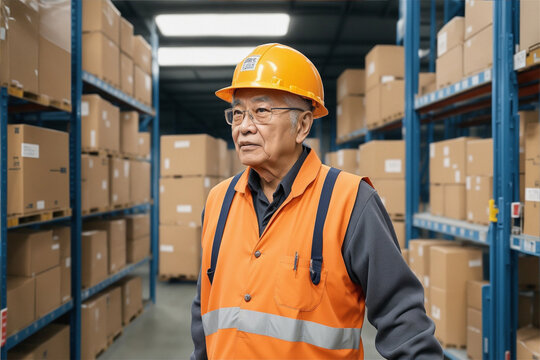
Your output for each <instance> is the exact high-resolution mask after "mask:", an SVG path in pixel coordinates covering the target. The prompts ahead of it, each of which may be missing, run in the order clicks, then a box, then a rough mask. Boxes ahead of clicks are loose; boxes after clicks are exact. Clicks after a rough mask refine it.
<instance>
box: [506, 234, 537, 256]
mask: <svg viewBox="0 0 540 360" xmlns="http://www.w3.org/2000/svg"><path fill="white" fill-rule="evenodd" d="M510 248H511V249H512V250H515V251H518V252H520V253H523V254H527V255H533V256H540V237H536V236H530V235H512V236H511V237H510Z"/></svg>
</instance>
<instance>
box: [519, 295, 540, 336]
mask: <svg viewBox="0 0 540 360" xmlns="http://www.w3.org/2000/svg"><path fill="white" fill-rule="evenodd" d="M539 307H540V296H539V293H538V291H532V290H529V291H520V292H519V294H518V327H523V326H535V327H538V326H539V322H540V312H539Z"/></svg>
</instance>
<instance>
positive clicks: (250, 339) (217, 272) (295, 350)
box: [201, 151, 371, 359]
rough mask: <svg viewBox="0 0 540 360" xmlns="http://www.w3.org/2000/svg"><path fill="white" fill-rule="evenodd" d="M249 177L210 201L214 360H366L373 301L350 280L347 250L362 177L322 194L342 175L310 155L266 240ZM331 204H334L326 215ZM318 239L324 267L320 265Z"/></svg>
mask: <svg viewBox="0 0 540 360" xmlns="http://www.w3.org/2000/svg"><path fill="white" fill-rule="evenodd" d="M249 170H250V169H249V168H248V169H247V170H246V171H245V172H244V173H243V174H241V176H239V177H238V176H237V177H236V178H235V179H233V180H238V182H237V183H236V185H235V186H234V185H233V186H234V188H233V187H232V186H229V185H230V184H231V182H232V181H233V180H231V179H229V180H227V181H224V182H222V183H221V184H219V185H217V186H216V187H215V188H214V189H212V191H211V192H210V194H209V196H208V200H207V203H206V210H205V216H204V222H203V235H202V248H203V256H202V269H203V274H202V275H201V315H202V322H203V327H204V332H205V336H206V349H207V354H208V358H209V359H255V358H259V359H261V358H266V359H323V358H324V359H329V358H342V359H345V358H354V359H363V348H362V340H361V338H360V334H361V329H362V324H363V320H364V310H365V302H364V294H363V292H362V290H361V288H360V287H359V286H358V285H357V284H355V283H353V282H352V280H351V279H350V277H349V274H348V272H347V269H346V267H345V263H344V260H343V256H342V252H341V248H342V244H343V240H344V237H345V232H346V230H347V226H348V222H349V219H350V217H351V212H352V210H353V207H354V204H355V200H356V196H357V192H358V186H359V185H360V181H362V177H359V176H356V175H352V174H349V173H344V172H343V173H341V174H339V176H338V177H337V179H336V180H335V191H332V189H331V188H330V190H329V192H328V191H322V189H323V186H324V184H325V180H326V179H327V177H328V178H330V177H331V175H334V177H335V175H336V174H335V170H336V169H332V170H331V169H330V168H329V167H327V166H325V165H322V164H321V161H320V160H319V158H318V157H317V155H316V154H315V152H314V151H311V152H310V153H309V155H308V156H307V158H306V160H305V161H304V164H303V165H302V168H301V169H300V171H299V173H298V175H297V177H296V179H295V181H294V183H293V185H292V189H291V193H290V194H289V196H288V197H287V199H286V200H285V201H284V202H283V204H282V205H281V206H280V208H279V209H278V210H277V211H276V212H275V213H274V215H273V216H272V218H271V220H270V222H269V223H268V225H267V226H266V229H265V230H264V232H263V234H262V236H260V237H259V229H258V222H257V215H256V213H255V209H254V207H253V199H252V196H251V192H250V191H249V187H248V175H249ZM332 173H333V174H332ZM364 180H365V181H367V182H368V183H370V182H369V179H367V178H364ZM329 182H331V181H329ZM370 185H371V183H370ZM229 187H230V190H229V194H228V195H227V189H228V188H229ZM232 189H234V190H235V191H232ZM231 192H232V194H231ZM325 193H326V194H327V195H326V196H327V199H326V200H325V199H324V197H325ZM226 197H229V199H226ZM324 201H327V203H328V205H327V207H326V209H324V206H322V207H323V209H322V210H321V209H320V207H319V203H322V202H324ZM224 203H229V204H230V209H227V207H226V206H222V205H224ZM325 210H327V211H328V214H329V216H328V217H326V214H323V215H324V217H325V218H326V219H325V220H324V219H323V221H322V225H324V227H322V226H320V221H318V223H319V225H318V226H319V229H323V230H322V231H318V230H314V229H315V224H316V218H318V217H319V218H320V215H321V214H320V212H321V211H322V212H324V211H325ZM223 212H224V213H225V214H224V215H222V214H221V213H223ZM318 214H319V216H318ZM220 215H221V218H222V221H220V220H219V219H220ZM223 217H224V220H223ZM225 222H226V226H225ZM219 223H221V231H220V229H219V228H218V224H219ZM216 228H218V230H217V231H216ZM317 233H319V235H321V236H320V238H321V240H320V242H321V244H320V245H321V247H322V259H321V260H322V264H320V263H319V269H317V265H316V264H314V263H318V261H317V260H316V261H312V260H311V259H312V258H313V257H314V256H313V252H317V250H316V249H315V247H317V246H316V245H315V238H317ZM216 234H218V235H219V234H222V236H221V239H220V240H221V246H220V245H219V242H217V243H218V245H217V246H216V245H215V244H216V242H215V239H214V237H215V235H216ZM217 237H220V236H217ZM312 238H313V241H312ZM323 239H324V242H323V241H322V240H323ZM312 243H313V246H312ZM213 252H214V254H212V253H213ZM218 254H219V257H218V256H217V255H218ZM212 255H214V259H215V261H217V263H215V264H212ZM315 257H316V256H315ZM212 265H214V266H215V268H212ZM321 265H322V267H321ZM211 268H212V269H211ZM206 269H209V276H206V274H204V272H205V271H206Z"/></svg>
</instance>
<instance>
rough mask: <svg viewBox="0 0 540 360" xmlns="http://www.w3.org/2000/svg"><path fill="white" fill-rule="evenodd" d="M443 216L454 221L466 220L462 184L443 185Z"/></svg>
mask: <svg viewBox="0 0 540 360" xmlns="http://www.w3.org/2000/svg"><path fill="white" fill-rule="evenodd" d="M444 216H445V217H448V218H451V219H456V220H465V219H466V218H467V196H466V191H465V185H464V184H446V185H444Z"/></svg>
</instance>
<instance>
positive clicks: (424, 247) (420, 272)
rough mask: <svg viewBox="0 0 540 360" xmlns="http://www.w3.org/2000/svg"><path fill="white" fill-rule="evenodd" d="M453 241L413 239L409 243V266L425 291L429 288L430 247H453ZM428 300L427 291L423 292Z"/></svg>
mask: <svg viewBox="0 0 540 360" xmlns="http://www.w3.org/2000/svg"><path fill="white" fill-rule="evenodd" d="M455 245H456V243H455V242H454V241H449V240H435V239H414V240H412V239H411V241H409V266H410V268H411V270H412V271H413V272H414V273H415V274H416V276H417V277H418V279H419V280H420V282H421V283H422V285H423V286H424V289H425V290H428V289H429V287H430V275H429V272H430V266H431V265H430V249H431V247H432V246H455ZM425 295H426V298H429V291H425Z"/></svg>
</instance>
